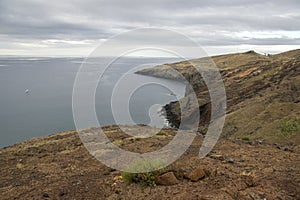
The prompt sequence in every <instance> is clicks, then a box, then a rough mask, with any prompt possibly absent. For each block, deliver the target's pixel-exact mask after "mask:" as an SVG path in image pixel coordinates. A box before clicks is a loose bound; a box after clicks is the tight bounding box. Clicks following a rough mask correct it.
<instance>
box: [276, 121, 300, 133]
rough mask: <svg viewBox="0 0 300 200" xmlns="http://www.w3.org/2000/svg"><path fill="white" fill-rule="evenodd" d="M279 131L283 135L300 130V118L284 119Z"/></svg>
mask: <svg viewBox="0 0 300 200" xmlns="http://www.w3.org/2000/svg"><path fill="white" fill-rule="evenodd" d="M279 128H280V129H281V133H283V134H285V135H292V134H294V133H297V132H298V131H300V119H285V120H283V122H282V123H281V125H280V127H279Z"/></svg>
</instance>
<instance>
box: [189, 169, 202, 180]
mask: <svg viewBox="0 0 300 200" xmlns="http://www.w3.org/2000/svg"><path fill="white" fill-rule="evenodd" d="M204 177H205V170H204V169H202V168H200V167H198V168H196V169H194V170H193V171H192V172H191V173H190V174H189V175H188V179H190V180H191V181H199V180H200V179H202V178H204Z"/></svg>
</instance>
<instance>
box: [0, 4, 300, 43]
mask: <svg viewBox="0 0 300 200" xmlns="http://www.w3.org/2000/svg"><path fill="white" fill-rule="evenodd" d="M0 10H1V12H0V27H1V29H0V35H2V36H5V38H7V41H6V42H9V41H10V40H11V41H12V42H13V41H18V42H28V43H30V42H39V41H42V40H48V39H58V40H59V39H61V40H98V39H107V38H109V37H111V36H113V35H115V34H118V33H121V32H123V31H126V30H132V29H135V28H140V27H161V28H169V29H174V30H177V31H181V32H183V33H185V34H187V35H189V36H191V37H193V38H194V39H196V40H197V41H198V42H199V43H201V44H203V45H215V46H217V45H240V44H253V45H271V44H274V45H275V44H276V45H278V44H286V45H288V44H289V45H298V44H299V37H296V38H288V37H286V36H282V37H280V38H273V37H272V36H270V37H269V38H265V39H255V37H253V38H249V39H243V38H238V37H235V36H234V33H236V32H240V31H250V32H251V31H269V32H274V31H282V30H284V31H290V32H295V33H299V31H300V23H299V21H300V15H299V13H300V1H298V0H286V1H281V0H274V1H260V0H252V1H251V0H233V1H226V0H217V1H211V0H202V1H199V0H189V1H182V0H152V1H147V0H131V1H125V0H100V1H99V0H86V1H81V0H73V1H71V0H67V1H59V0H52V1H38V0H23V1H22V0H2V1H1V2H0ZM297 31H298V32H297ZM212 33H214V34H212ZM228 35H231V36H228ZM129 39H130V40H138V39H141V40H143V37H142V36H137V37H135V38H129ZM156 41H159V40H156ZM2 43H3V41H2ZM0 45H1V41H0Z"/></svg>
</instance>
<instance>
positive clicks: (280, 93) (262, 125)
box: [137, 50, 300, 144]
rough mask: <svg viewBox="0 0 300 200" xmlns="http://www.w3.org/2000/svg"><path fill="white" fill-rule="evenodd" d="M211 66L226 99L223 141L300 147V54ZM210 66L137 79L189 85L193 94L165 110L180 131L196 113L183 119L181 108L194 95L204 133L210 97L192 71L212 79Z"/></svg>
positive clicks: (161, 70) (248, 57)
mask: <svg viewBox="0 0 300 200" xmlns="http://www.w3.org/2000/svg"><path fill="white" fill-rule="evenodd" d="M211 60H212V61H213V62H214V63H215V65H216V67H217V68H218V69H219V71H220V74H221V75H222V79H223V82H224V85H225V89H226V95H227V115H226V123H225V128H224V131H223V137H230V138H245V139H246V138H247V139H250V140H252V139H253V140H255V139H258V140H265V141H268V142H277V143H286V142H289V141H293V142H296V143H297V144H299V143H300V134H299V133H300V113H299V110H300V104H299V102H300V50H293V51H289V52H285V53H281V54H276V55H268V56H264V55H260V54H258V53H256V52H254V51H248V52H245V53H236V54H228V55H220V56H214V57H212V58H211ZM199 63H201V64H199ZM203 63H204V64H203ZM205 63H208V64H207V67H205ZM209 63H210V58H200V59H194V60H187V61H183V62H177V63H172V64H166V65H163V66H156V67H153V68H150V69H144V70H142V71H139V72H137V73H139V74H143V75H150V76H157V77H164V78H170V79H175V80H181V81H182V80H184V81H187V82H189V83H190V85H191V86H192V88H191V87H188V86H187V88H186V94H185V97H184V98H183V99H181V100H180V101H179V102H178V101H177V102H172V103H170V104H168V105H166V106H165V109H166V113H167V117H168V119H169V121H170V123H171V124H172V125H173V126H175V127H179V125H180V119H181V117H182V118H183V120H186V121H188V120H189V117H191V116H192V115H193V112H195V110H196V108H195V109H194V110H191V111H189V115H185V116H181V113H180V103H181V104H183V105H184V104H185V103H186V102H188V99H189V95H190V93H191V92H192V91H195V93H196V95H197V97H198V103H199V110H200V112H201V120H200V124H199V131H200V132H202V133H205V131H206V129H205V128H206V127H207V125H208V123H209V122H210V115H211V112H210V97H209V92H208V90H207V87H206V85H205V82H204V81H203V78H202V76H201V74H200V73H199V72H198V71H197V70H196V69H195V66H196V67H197V66H201V67H202V68H201V69H200V70H201V71H204V73H205V72H209V73H211V70H213V69H212V68H211V67H210V66H209ZM203 66H204V67H203ZM180 74H181V75H182V76H180ZM197 110H198V109H197Z"/></svg>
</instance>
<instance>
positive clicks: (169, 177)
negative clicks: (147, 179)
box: [155, 172, 179, 185]
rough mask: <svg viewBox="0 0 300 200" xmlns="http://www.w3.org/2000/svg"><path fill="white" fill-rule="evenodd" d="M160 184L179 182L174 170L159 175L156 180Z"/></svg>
mask: <svg viewBox="0 0 300 200" xmlns="http://www.w3.org/2000/svg"><path fill="white" fill-rule="evenodd" d="M155 183H156V184H158V185H176V184H178V183H179V181H178V180H177V178H176V176H175V175H174V173H173V172H167V173H164V174H162V175H160V176H158V177H157V178H156V180H155Z"/></svg>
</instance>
